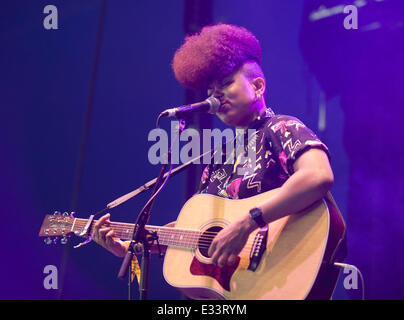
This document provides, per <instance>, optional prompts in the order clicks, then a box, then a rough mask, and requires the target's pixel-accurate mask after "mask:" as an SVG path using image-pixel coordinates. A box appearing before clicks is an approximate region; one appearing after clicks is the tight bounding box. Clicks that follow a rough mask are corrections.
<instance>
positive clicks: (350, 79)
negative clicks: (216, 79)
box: [0, 0, 404, 299]
mask: <svg viewBox="0 0 404 320" xmlns="http://www.w3.org/2000/svg"><path fill="white" fill-rule="evenodd" d="M348 2H350V3H353V1H348ZM369 2H372V1H369ZM385 2H386V3H387V2H388V1H387V0H386V1H385ZM393 2H394V1H391V3H393ZM394 3H398V2H394ZM48 4H52V5H55V6H56V7H57V9H58V29H57V30H46V29H45V28H44V25H43V20H44V18H45V17H46V15H47V14H44V13H43V10H44V7H45V6H46V5H48ZM103 4H104V2H102V1H95V0H94V1H85V2H82V1H60V0H59V1H56V0H55V1H52V3H49V2H48V1H46V2H45V1H23V2H20V1H19V2H15V1H2V2H1V4H0V72H1V73H0V92H1V95H0V106H1V120H2V125H1V126H0V136H1V139H0V147H1V157H0V168H1V169H0V170H1V171H0V172H1V183H0V186H1V190H0V194H1V204H2V205H1V219H2V228H1V245H2V259H1V261H2V262H1V267H0V268H1V269H0V274H1V279H0V282H1V290H0V298H1V299H126V298H127V283H126V281H119V280H117V278H116V276H117V274H118V271H119V267H120V265H121V259H118V258H116V257H114V256H113V255H112V254H110V253H108V252H106V251H105V250H103V249H102V248H101V247H99V246H97V245H96V244H94V243H90V244H89V245H87V246H85V247H82V248H78V249H73V248H72V246H73V245H75V244H77V243H78V242H80V241H81V240H80V239H78V238H71V239H70V242H69V243H68V244H67V245H65V246H62V245H52V246H51V245H49V246H48V245H45V244H44V243H43V241H42V240H40V239H39V238H38V237H37V234H38V231H39V228H40V225H41V222H42V219H43V217H44V215H45V214H46V213H52V212H53V211H54V210H60V211H62V212H63V211H69V210H71V209H72V208H74V209H75V210H76V211H77V214H76V215H77V216H78V217H88V216H89V215H90V214H92V213H94V212H96V211H98V210H100V209H102V208H103V207H104V206H105V205H106V203H108V202H110V201H111V200H113V199H115V198H117V197H119V196H121V195H122V194H124V193H126V192H129V191H131V190H133V189H135V188H137V187H138V186H140V185H142V184H143V183H144V182H146V181H148V180H149V179H151V178H153V177H155V176H156V175H157V174H158V172H159V169H160V168H159V166H154V165H151V164H150V163H149V161H148V158H147V153H148V150H149V148H150V146H151V145H152V142H148V141H147V136H148V133H149V131H150V130H151V129H153V128H154V126H155V120H156V117H157V115H158V113H159V112H160V111H161V110H162V109H165V108H167V107H171V106H177V105H181V104H183V103H184V98H185V92H184V90H183V89H182V88H181V87H180V85H179V84H178V83H177V82H176V81H175V79H174V76H173V73H172V71H171V68H170V62H171V59H172V56H173V54H174V52H175V50H176V48H178V47H179V46H180V44H181V43H182V41H183V38H184V36H185V33H184V25H183V21H184V16H183V11H184V5H183V1H152V2H150V1H149V2H145V1H119V2H118V1H115V2H108V3H107V4H106V6H105V7H103ZM213 4H214V5H213V19H214V22H224V23H231V24H238V25H241V26H244V27H246V28H248V29H250V30H251V31H252V32H253V33H254V34H255V35H256V36H257V38H258V39H260V42H261V45H262V49H263V59H262V60H263V69H264V72H265V74H266V77H267V80H268V91H267V97H266V98H267V101H268V105H269V106H270V107H272V108H273V109H274V111H275V112H276V113H283V114H290V115H294V116H296V117H298V118H300V119H301V120H302V121H303V122H304V123H306V124H307V125H308V126H309V127H311V128H312V129H313V130H314V131H315V132H316V133H317V134H318V136H319V137H320V138H321V139H323V141H324V142H325V143H326V144H327V145H328V147H329V148H330V151H331V154H332V166H333V169H334V173H335V185H334V187H333V190H332V193H333V195H334V197H335V199H336V201H337V203H338V204H339V206H340V209H341V211H342V213H343V215H344V217H345V219H346V221H347V224H348V243H347V244H348V258H347V260H346V262H347V263H352V264H354V265H356V266H358V267H359V268H360V269H361V270H362V271H363V274H364V276H365V285H366V288H365V289H367V291H366V294H367V297H368V298H379V299H383V298H390V299H402V298H404V292H403V287H404V283H403V280H402V279H403V277H402V272H401V267H400V266H401V264H402V262H403V261H402V258H401V255H400V252H399V251H400V249H401V247H402V234H403V219H402V218H401V217H400V213H401V212H402V211H403V209H404V208H403V202H402V199H403V198H404V197H403V188H402V183H401V177H402V165H401V164H400V163H399V162H400V159H402V158H403V152H402V151H401V150H402V149H401V147H400V138H401V136H402V135H401V134H400V133H401V130H400V129H399V123H400V121H399V119H400V115H401V109H400V107H401V106H402V103H403V96H402V92H403V91H402V90H401V87H402V84H403V78H402V74H403V72H402V71H403V63H402V59H401V58H400V57H402V54H401V53H402V52H403V46H402V44H401V43H403V42H402V41H401V42H399V41H398V39H403V37H402V36H401V38H400V35H402V33H400V32H398V31H397V32H396V33H395V34H394V35H393V36H391V37H386V33H382V32H381V33H380V34H379V33H366V34H367V35H368V36H367V37H369V40H368V41H367V42H366V43H365V44H363V46H362V45H361V44H359V45H358V46H357V47H348V49H346V47H344V46H347V44H346V43H345V44H344V43H342V42H338V41H339V40H340V39H344V35H345V36H347V35H348V33H349V32H357V33H359V32H360V30H346V29H344V26H343V19H344V17H345V15H344V14H342V13H341V14H339V15H336V16H335V20H327V21H332V22H330V24H331V25H328V28H325V27H323V26H322V27H321V28H317V29H316V28H314V31H313V29H310V28H311V27H312V26H313V25H312V24H308V15H309V13H310V11H313V10H316V9H318V8H319V6H320V5H321V4H325V5H327V6H328V7H332V6H333V5H332V4H328V3H326V2H324V3H322V2H321V1H317V2H315V1H314V3H313V2H311V1H306V2H305V3H301V4H300V2H299V1H293V2H291V1H264V0H262V1H252V2H247V1H234V0H232V1H230V0H229V1H228V0H221V1H219V0H218V1H213ZM397 8H399V7H396V10H394V12H397V11H398V10H397ZM402 9H403V8H402V6H401V10H402ZM364 12H365V11H364V8H360V10H359V26H361V24H360V21H361V20H360V17H361V13H364ZM386 14H387V16H388V12H387V13H386ZM388 17H390V16H388ZM100 26H101V27H102V28H100ZM374 26H376V25H374ZM401 29H402V28H401ZM401 29H400V28H398V27H397V28H396V29H395V30H401ZM381 30H384V29H381ZM332 39H335V40H336V41H335V42H333V41H331V40H332ZM325 40H327V41H325ZM369 44H373V45H369ZM316 45H319V46H320V47H321V48H323V50H324V52H322V51H321V50H314V49H315V48H316ZM342 48H345V49H346V50H342ZM350 50H351V51H350ZM335 51H337V52H340V51H341V54H335ZM342 51H343V52H342ZM355 52H356V54H351V53H355ZM331 53H334V54H331ZM371 53H373V54H371ZM316 54H317V55H318V54H320V55H322V56H321V57H318V56H316ZM342 54H346V55H347V57H352V59H353V60H352V61H350V64H349V65H348V66H347V65H345V64H344V61H345V60H344V59H345V58H344V56H343V55H342ZM324 56H327V57H330V60H324V59H321V58H324ZM337 58H340V60H339V61H338V64H337V60H338V59H337ZM341 60H342V61H341ZM316 62H319V63H317V64H316ZM320 62H322V64H321V63H320ZM331 65H333V66H334V69H332V68H330V66H331ZM335 70H337V71H339V72H337V74H338V76H340V77H341V74H342V78H343V79H346V80H345V81H343V83H344V85H342V86H337V84H335V83H334V82H333V81H334V80H335V77H336V73H335ZM400 75H401V76H400ZM328 83H332V85H327V84H328ZM330 87H331V89H332V90H330ZM365 120H366V121H365ZM213 123H214V126H217V127H219V128H223V125H222V124H220V123H219V121H218V120H217V119H214V120H213ZM168 125H169V124H168V121H167V120H163V126H164V127H165V128H168V127H169V126H168ZM83 139H84V141H86V144H84V145H83V144H82V142H83ZM370 141H371V143H370ZM78 178H80V179H78ZM185 183H186V179H185V174H182V175H179V176H177V177H174V178H173V179H172V180H171V181H170V182H169V183H168V185H167V187H166V188H165V190H164V191H163V192H162V193H161V194H160V196H159V198H158V200H157V201H156V203H155V206H154V208H153V213H152V218H151V221H150V224H155V225H162V224H165V223H168V222H170V221H172V220H175V218H176V216H177V214H178V212H179V210H180V209H181V207H182V205H183V203H184V201H185V200H186V199H185V194H186V190H185ZM147 198H148V194H142V195H140V196H138V197H136V198H135V199H133V200H131V201H129V202H128V203H126V204H124V205H122V206H120V207H118V208H116V209H113V210H111V215H112V219H113V220H115V221H127V222H132V221H134V220H135V218H136V217H137V214H138V212H139V210H140V209H141V207H142V206H143V205H144V204H145V202H146V201H147ZM48 265H54V266H55V267H56V268H57V270H58V283H57V285H58V287H57V289H46V288H45V287H44V283H43V281H44V278H45V277H46V274H44V268H45V267H46V266H48ZM162 265H163V262H162V260H160V259H159V258H158V257H156V256H153V257H152V261H151V266H152V268H151V272H152V276H151V283H150V296H149V298H150V299H181V298H182V296H181V295H180V294H179V292H177V291H176V290H175V289H173V288H171V287H170V286H169V285H168V284H166V282H165V281H164V278H163V275H162ZM345 276H346V275H344V274H341V279H340V281H339V284H338V287H337V290H336V292H335V294H334V299H359V298H360V283H359V284H358V285H359V288H358V289H350V290H347V289H346V288H344V285H343V284H344V283H343V282H344V277H345ZM136 289H137V287H136V285H134V290H136ZM134 298H137V292H136V291H135V294H134Z"/></svg>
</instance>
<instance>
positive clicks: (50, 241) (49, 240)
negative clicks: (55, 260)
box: [44, 237, 52, 244]
mask: <svg viewBox="0 0 404 320" xmlns="http://www.w3.org/2000/svg"><path fill="white" fill-rule="evenodd" d="M44 242H45V243H46V244H51V243H52V239H51V238H49V237H48V238H45V240H44Z"/></svg>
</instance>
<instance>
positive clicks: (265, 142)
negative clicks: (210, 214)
mask: <svg viewBox="0 0 404 320" xmlns="http://www.w3.org/2000/svg"><path fill="white" fill-rule="evenodd" d="M248 129H253V130H255V131H253V132H255V133H254V134H253V135H251V136H250V137H249V136H248ZM248 129H246V130H245V131H244V134H243V137H242V139H244V142H245V146H248V148H253V151H252V152H254V153H255V161H249V158H248V151H247V149H248V148H247V147H246V148H245V149H244V150H243V151H244V153H243V155H244V157H241V158H239V156H240V153H239V155H238V156H236V157H235V158H234V159H235V160H234V161H232V163H225V156H223V161H222V162H221V163H220V164H214V163H211V164H209V165H207V166H206V167H205V169H204V171H203V174H202V178H201V183H200V187H199V193H208V194H213V195H218V196H221V197H224V198H230V199H243V198H248V197H252V196H254V195H257V194H259V193H262V192H266V191H269V190H272V189H275V188H279V187H281V186H282V185H283V184H284V183H285V181H286V180H287V179H288V178H289V177H290V176H291V175H292V174H293V172H294V169H293V164H294V162H295V161H296V159H297V158H298V157H299V156H300V155H301V154H303V153H304V152H306V151H307V150H309V149H311V148H319V149H321V150H323V151H324V152H325V153H326V154H327V156H328V157H329V158H330V154H329V151H328V148H327V146H326V145H325V144H324V143H323V142H321V141H320V140H319V139H318V138H317V136H316V135H315V134H314V133H313V132H312V131H311V130H310V129H309V128H307V127H306V126H305V125H304V124H303V123H302V122H301V121H300V120H299V119H297V118H295V117H292V116H288V115H275V114H274V113H273V112H272V110H271V109H267V111H266V112H265V113H264V115H263V116H262V117H260V118H258V119H257V120H255V121H254V122H253V123H252V124H251V125H250V126H249V128H248ZM250 132H251V131H250ZM236 140H237V137H236V139H235V141H236ZM233 144H234V143H233ZM250 152H251V151H250ZM223 154H225V151H224V150H223ZM212 159H213V156H212ZM240 159H241V160H240ZM211 162H213V161H211ZM239 168H244V169H245V168H249V169H250V170H248V171H246V170H244V172H242V170H238V169H239Z"/></svg>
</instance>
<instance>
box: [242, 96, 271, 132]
mask: <svg viewBox="0 0 404 320" xmlns="http://www.w3.org/2000/svg"><path fill="white" fill-rule="evenodd" d="M253 108H254V113H253V115H252V117H251V118H250V120H249V121H248V122H247V123H246V124H243V125H240V126H236V129H247V128H248V127H249V126H250V125H251V123H253V122H254V121H255V120H257V119H258V118H259V117H260V116H262V115H263V114H264V113H265V110H266V109H267V107H266V105H265V101H263V100H260V101H259V104H258V102H257V103H256V104H255V105H254V106H253Z"/></svg>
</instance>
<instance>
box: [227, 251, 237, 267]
mask: <svg viewBox="0 0 404 320" xmlns="http://www.w3.org/2000/svg"><path fill="white" fill-rule="evenodd" d="M236 259H237V255H236V254H234V253H232V254H230V255H229V257H228V258H227V265H229V266H232V265H233V264H234V262H236Z"/></svg>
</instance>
